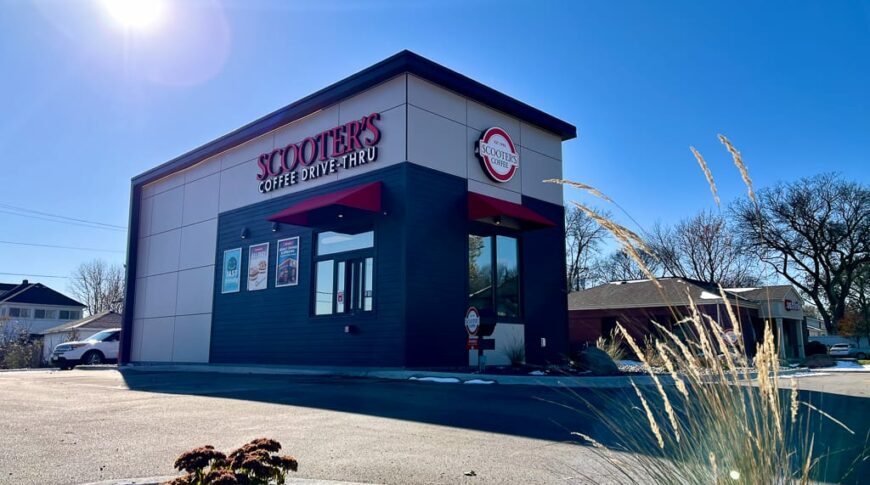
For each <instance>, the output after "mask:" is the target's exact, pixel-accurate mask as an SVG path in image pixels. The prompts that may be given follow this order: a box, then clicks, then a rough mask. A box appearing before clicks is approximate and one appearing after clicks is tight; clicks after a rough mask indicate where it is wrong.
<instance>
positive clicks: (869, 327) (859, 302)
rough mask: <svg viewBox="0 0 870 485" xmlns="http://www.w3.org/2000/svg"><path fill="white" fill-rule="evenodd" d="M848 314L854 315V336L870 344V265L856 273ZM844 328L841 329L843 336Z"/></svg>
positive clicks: (852, 331) (862, 267)
mask: <svg viewBox="0 0 870 485" xmlns="http://www.w3.org/2000/svg"><path fill="white" fill-rule="evenodd" d="M847 312H851V313H852V319H853V321H852V323H853V325H852V328H850V329H849V330H850V331H851V333H852V334H853V336H855V337H858V338H859V339H860V338H862V337H865V338H867V341H868V343H870V264H865V265H863V266H861V268H860V269H859V270H858V271H857V272H856V273H855V283H854V284H853V285H852V291H851V293H850V295H849V303H848V309H847ZM843 330H844V329H843V328H841V329H840V334H841V335H842V334H843V333H844V332H843Z"/></svg>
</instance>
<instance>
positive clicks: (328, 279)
mask: <svg viewBox="0 0 870 485" xmlns="http://www.w3.org/2000/svg"><path fill="white" fill-rule="evenodd" d="M333 265H334V261H332V260H331V259H329V260H326V261H318V263H317V270H316V272H317V282H316V283H315V285H314V286H315V290H314V313H315V314H316V315H330V314H332V298H333V294H334V288H333V285H332V270H333Z"/></svg>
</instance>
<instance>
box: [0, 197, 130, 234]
mask: <svg viewBox="0 0 870 485" xmlns="http://www.w3.org/2000/svg"><path fill="white" fill-rule="evenodd" d="M0 207H5V208H6V209H13V210H17V211H21V212H29V213H31V214H37V215H40V216H48V217H55V218H58V219H65V220H68V221H73V222H81V223H85V224H93V225H97V226H105V227H111V228H114V229H124V230H126V229H127V228H126V227H125V226H119V225H117V224H108V223H105V222H98V221H89V220H87V219H77V218H75V217H68V216H59V215H57V214H51V213H49V212H40V211H37V210H33V209H27V208H25V207H16V206H14V205H9V204H4V203H0Z"/></svg>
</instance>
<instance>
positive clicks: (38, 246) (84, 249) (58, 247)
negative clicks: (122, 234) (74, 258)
mask: <svg viewBox="0 0 870 485" xmlns="http://www.w3.org/2000/svg"><path fill="white" fill-rule="evenodd" d="M0 244H13V245H15V246H30V247H37V248H53V249H75V250H78V251H97V252H101V253H124V252H126V251H120V250H117V249H99V248H85V247H78V246H56V245H54V244H39V243H24V242H17V241H0Z"/></svg>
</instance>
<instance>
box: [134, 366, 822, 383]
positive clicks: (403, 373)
mask: <svg viewBox="0 0 870 485" xmlns="http://www.w3.org/2000/svg"><path fill="white" fill-rule="evenodd" d="M120 369H121V370H122V371H125V372H126V371H132V372H142V371H144V372H153V371H159V372H212V373H219V374H257V375H288V376H331V377H360V378H369V379H392V380H404V381H407V380H423V381H424V382H425V381H432V382H440V383H446V384H471V385H475V384H476V385H485V384H500V385H508V386H546V387H572V388H600V389H617V388H625V387H631V384H632V382H634V384H636V385H640V386H643V385H653V384H654V383H653V380H652V378H651V377H650V376H649V375H646V374H633V375H621V376H570V375H561V376H560V375H543V376H538V375H525V376H518V375H502V374H477V373H463V372H438V371H427V370H420V369H416V370H409V369H399V368H371V367H338V366H289V365H288V366H280V365H253V364H252V365H242V364H128V365H124V366H121V367H120ZM799 371H800V372H806V369H788V370H782V371H780V373H779V375H780V376H788V375H790V374H794V373H796V372H799ZM658 377H659V380H660V381H661V382H662V384H665V385H673V379H672V378H671V377H670V376H669V375H659V376H658ZM752 378H753V379H754V378H755V376H754V374H753V375H752Z"/></svg>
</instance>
